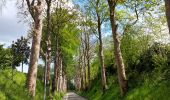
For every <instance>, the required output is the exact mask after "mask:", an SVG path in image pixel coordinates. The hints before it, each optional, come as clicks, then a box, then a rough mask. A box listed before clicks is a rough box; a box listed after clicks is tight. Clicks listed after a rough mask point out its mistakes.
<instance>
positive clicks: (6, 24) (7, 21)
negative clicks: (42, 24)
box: [0, 0, 28, 47]
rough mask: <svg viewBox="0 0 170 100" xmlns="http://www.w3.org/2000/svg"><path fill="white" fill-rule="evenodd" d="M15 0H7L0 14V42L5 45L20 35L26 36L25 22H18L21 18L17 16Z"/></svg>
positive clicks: (8, 44)
mask: <svg viewBox="0 0 170 100" xmlns="http://www.w3.org/2000/svg"><path fill="white" fill-rule="evenodd" d="M16 1H17V0H11V1H8V2H7V3H6V6H5V7H4V8H3V9H2V12H1V15H0V44H4V45H5V47H8V46H10V45H11V43H12V41H16V40H17V39H18V38H20V37H21V36H26V35H27V31H28V27H27V24H26V23H23V22H19V21H20V20H21V19H20V18H18V17H17V12H18V10H17V7H16Z"/></svg>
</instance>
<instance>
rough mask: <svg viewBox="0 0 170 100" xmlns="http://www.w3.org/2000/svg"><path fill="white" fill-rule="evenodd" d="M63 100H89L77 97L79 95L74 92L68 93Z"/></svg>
mask: <svg viewBox="0 0 170 100" xmlns="http://www.w3.org/2000/svg"><path fill="white" fill-rule="evenodd" d="M63 100H87V99H85V98H83V97H81V96H79V95H77V94H76V93H74V92H68V93H67V94H66V95H65V96H64V98H63Z"/></svg>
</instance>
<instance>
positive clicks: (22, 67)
mask: <svg viewBox="0 0 170 100" xmlns="http://www.w3.org/2000/svg"><path fill="white" fill-rule="evenodd" d="M23 64H24V63H23V61H22V73H23Z"/></svg>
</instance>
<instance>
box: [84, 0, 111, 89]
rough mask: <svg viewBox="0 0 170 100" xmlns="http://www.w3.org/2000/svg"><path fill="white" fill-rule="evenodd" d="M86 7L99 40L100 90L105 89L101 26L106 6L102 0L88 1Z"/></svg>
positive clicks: (104, 19) (104, 17)
mask: <svg viewBox="0 0 170 100" xmlns="http://www.w3.org/2000/svg"><path fill="white" fill-rule="evenodd" d="M87 4H88V5H87V6H85V7H86V10H87V12H88V13H89V15H91V17H92V18H93V20H95V21H96V22H97V32H98V40H99V54H98V55H99V59H100V66H101V78H102V90H103V92H104V90H105V89H106V88H107V84H106V75H105V65H104V54H103V41H102V28H101V26H102V24H103V23H104V22H105V21H106V20H107V13H108V12H107V4H106V2H105V1H104V0H95V1H93V0H88V3H87Z"/></svg>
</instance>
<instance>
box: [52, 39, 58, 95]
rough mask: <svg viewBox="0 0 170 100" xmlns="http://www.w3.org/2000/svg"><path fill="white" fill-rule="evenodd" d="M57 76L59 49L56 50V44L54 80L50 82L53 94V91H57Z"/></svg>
mask: <svg viewBox="0 0 170 100" xmlns="http://www.w3.org/2000/svg"><path fill="white" fill-rule="evenodd" d="M58 75H59V48H58V42H57V49H56V54H55V62H54V78H53V82H52V83H53V84H52V92H53V93H55V91H56V90H57V82H58Z"/></svg>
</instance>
